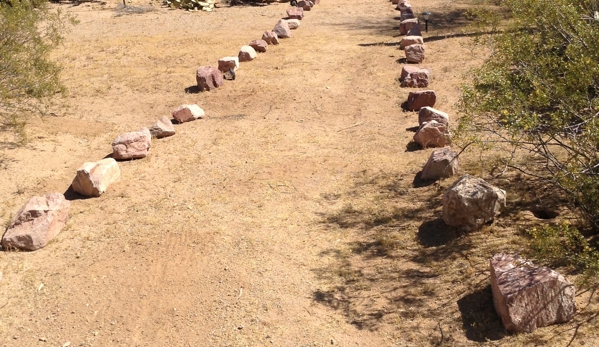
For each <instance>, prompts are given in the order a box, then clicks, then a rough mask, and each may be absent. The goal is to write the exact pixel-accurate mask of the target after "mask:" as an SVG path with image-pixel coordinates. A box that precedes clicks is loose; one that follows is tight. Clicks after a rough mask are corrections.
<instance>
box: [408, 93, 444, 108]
mask: <svg viewBox="0 0 599 347" xmlns="http://www.w3.org/2000/svg"><path fill="white" fill-rule="evenodd" d="M436 102H437V94H436V93H435V91H434V90H421V91H417V92H410V94H408V102H407V103H406V107H407V109H408V110H410V111H418V110H420V109H421V108H423V107H425V106H429V107H433V106H435V103H436Z"/></svg>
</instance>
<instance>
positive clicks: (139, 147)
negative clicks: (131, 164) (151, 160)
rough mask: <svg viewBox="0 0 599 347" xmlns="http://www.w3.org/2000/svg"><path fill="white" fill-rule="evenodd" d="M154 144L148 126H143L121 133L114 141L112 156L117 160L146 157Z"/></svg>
mask: <svg viewBox="0 0 599 347" xmlns="http://www.w3.org/2000/svg"><path fill="white" fill-rule="evenodd" d="M151 146H152V134H151V133H150V131H149V130H148V128H141V129H139V130H138V131H132V132H129V133H124V134H122V135H119V136H118V137H117V138H116V139H114V141H112V157H113V158H114V159H116V160H128V159H141V158H145V157H146V156H147V155H148V152H149V151H150V147H151Z"/></svg>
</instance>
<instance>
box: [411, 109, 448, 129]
mask: <svg viewBox="0 0 599 347" xmlns="http://www.w3.org/2000/svg"><path fill="white" fill-rule="evenodd" d="M432 120H435V121H437V122H439V123H441V124H444V125H445V126H448V125H449V115H448V114H447V113H445V112H441V111H439V110H435V109H434V108H432V107H428V106H424V107H422V108H421V109H420V112H418V125H419V126H422V124H424V123H427V122H430V121H432Z"/></svg>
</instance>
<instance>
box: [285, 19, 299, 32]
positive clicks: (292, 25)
mask: <svg viewBox="0 0 599 347" xmlns="http://www.w3.org/2000/svg"><path fill="white" fill-rule="evenodd" d="M287 25H288V26H289V29H291V30H295V29H297V28H299V26H300V21H299V19H288V20H287Z"/></svg>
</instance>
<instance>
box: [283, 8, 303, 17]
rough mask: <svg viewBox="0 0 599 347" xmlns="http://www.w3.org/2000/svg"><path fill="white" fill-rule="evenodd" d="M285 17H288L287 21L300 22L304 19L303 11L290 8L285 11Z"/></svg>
mask: <svg viewBox="0 0 599 347" xmlns="http://www.w3.org/2000/svg"><path fill="white" fill-rule="evenodd" d="M287 17H289V19H299V20H302V19H303V18H304V9H303V8H301V7H292V8H290V9H288V10H287Z"/></svg>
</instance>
